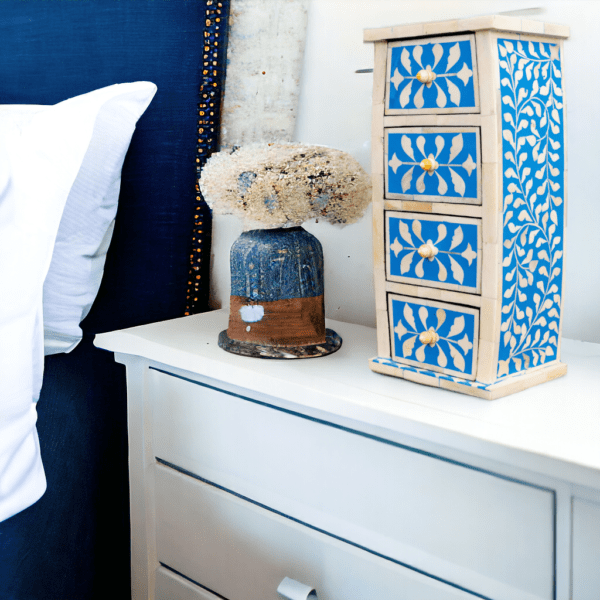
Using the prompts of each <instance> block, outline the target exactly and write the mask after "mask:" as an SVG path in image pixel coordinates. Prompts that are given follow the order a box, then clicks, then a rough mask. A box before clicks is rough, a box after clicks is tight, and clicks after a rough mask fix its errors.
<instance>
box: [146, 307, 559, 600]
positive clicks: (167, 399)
mask: <svg viewBox="0 0 600 600" xmlns="http://www.w3.org/2000/svg"><path fill="white" fill-rule="evenodd" d="M415 318H416V319H419V318H420V317H419V316H418V315H417V314H416V313H415ZM448 319H449V321H450V325H451V326H452V327H455V328H456V325H455V324H453V323H456V320H455V319H452V318H451V316H450V315H449V316H448ZM440 331H441V330H440ZM445 335H447V336H448V337H449V338H452V337H453V336H452V335H450V334H447V333H446V334H445ZM463 335H464V333H463V334H461V335H456V336H454V337H455V338H456V339H459V340H460V339H461V338H462V337H463ZM448 359H449V361H451V359H450V355H449V356H448ZM449 364H450V363H449ZM149 381H150V384H151V396H152V403H153V408H152V411H153V415H154V416H153V422H154V447H155V452H156V456H157V457H158V458H159V459H160V460H162V461H165V462H166V463H167V464H171V465H175V466H176V467H177V468H180V469H183V470H184V471H186V472H190V473H193V474H194V475H196V476H198V477H200V478H202V479H203V480H205V481H207V482H210V483H211V484H214V485H218V486H221V487H223V488H225V489H226V490H230V491H231V492H234V493H236V494H240V495H242V496H244V497H245V498H248V499H250V500H252V501H253V502H256V503H258V504H260V505H263V506H266V507H268V508H269V509H272V510H275V511H278V512H280V513H282V514H284V515H288V516H290V517H293V518H294V519H297V520H299V521H301V522H302V523H305V524H306V525H307V526H310V527H313V528H316V529H318V530H319V531H324V532H327V533H328V534H329V535H332V536H336V537H338V538H341V539H344V540H347V541H348V542H349V543H352V544H356V545H358V546H360V547H362V548H366V549H368V550H369V551H371V552H374V553H377V554H378V555H380V556H384V557H387V558H388V559H390V560H393V561H398V562H400V563H402V564H405V565H408V566H410V567H411V568H413V569H418V570H421V571H427V572H428V573H430V574H431V575H432V576H434V577H436V578H439V579H441V580H443V581H446V582H449V583H451V584H453V585H458V586H461V587H462V588H465V589H469V590H473V591H475V592H477V593H479V594H483V595H484V596H486V597H490V598H494V600H500V599H504V598H505V599H506V600H517V599H522V600H525V599H529V600H531V599H533V598H540V599H541V598H544V599H547V600H550V598H551V590H552V573H553V552H552V536H553V503H554V497H553V494H552V493H551V492H549V491H547V490H542V489H538V488H535V487H532V486H530V485H525V484H522V483H518V482H515V481H509V480H507V479H504V478H502V477H499V476H496V475H494V474H490V473H486V472H482V471H479V470H477V469H473V468H470V466H469V465H462V464H454V463H452V462H449V461H446V460H443V459H441V458H439V457H435V456H431V455H426V454H423V453H421V452H419V451H417V450H416V449H411V448H407V447H400V446H397V445H394V444H390V443H388V442H386V441H385V440H382V439H373V438H370V437H367V436H364V435H360V434H358V433H356V432H352V431H348V430H343V429H340V428H338V427H335V426H333V425H331V424H328V423H321V422H318V421H314V420H311V419H306V418H302V417H301V416H298V415H295V414H291V413H289V412H286V411H282V410H278V409H275V408H273V407H271V406H268V405H264V404H262V403H256V402H253V401H252V399H251V398H243V397H239V396H236V395H232V394H228V393H224V392H221V391H218V390H216V389H212V388H210V387H206V386H203V385H198V384H196V383H193V382H190V381H185V380H183V379H180V378H177V377H173V376H171V375H167V374H164V373H160V372H158V371H151V372H150V379H149ZM184 415H185V417H184ZM340 457H344V459H343V461H341V460H340ZM466 489H468V490H469V493H468V495H467V496H465V494H464V490H466ZM515 511H516V512H515ZM517 515H518V517H517ZM494 547H498V548H499V547H502V548H511V553H510V555H502V556H498V555H496V554H495V553H493V552H492V553H490V552H489V548H494ZM499 590H501V593H498V591H499Z"/></svg>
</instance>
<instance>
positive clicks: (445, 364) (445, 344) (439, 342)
mask: <svg viewBox="0 0 600 600" xmlns="http://www.w3.org/2000/svg"><path fill="white" fill-rule="evenodd" d="M392 320H393V323H394V327H393V336H394V355H395V356H396V357H398V358H399V359H407V360H409V361H412V362H414V363H415V364H418V363H421V364H424V365H430V366H431V367H433V368H434V369H437V370H439V369H445V370H449V371H454V372H456V373H457V374H461V373H462V374H465V375H471V374H472V373H473V338H474V334H475V317H474V315H473V314H470V313H467V312H458V311H453V310H449V309H443V308H437V309H436V308H433V307H432V306H424V305H422V304H416V303H411V302H406V301H403V300H399V299H396V298H393V299H392Z"/></svg>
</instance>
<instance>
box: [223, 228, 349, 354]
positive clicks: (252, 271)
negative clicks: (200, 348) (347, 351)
mask: <svg viewBox="0 0 600 600" xmlns="http://www.w3.org/2000/svg"><path fill="white" fill-rule="evenodd" d="M230 259H231V303H230V314H229V327H228V329H227V331H226V332H222V334H221V337H220V338H219V344H220V345H221V347H222V348H224V349H225V350H228V351H230V352H234V353H236V354H246V355H251V356H262V357H265V358H302V357H308V356H321V355H323V354H329V353H330V352H333V351H335V350H337V349H338V348H339V346H340V345H341V339H340V338H339V336H337V334H335V332H332V331H331V330H326V328H325V310H324V286H323V249H322V246H321V244H320V242H319V240H317V238H316V237H315V236H313V235H312V234H310V233H308V232H307V231H305V230H304V229H303V228H302V227H288V228H284V227H282V228H278V229H256V230H252V231H245V232H244V233H242V234H241V235H240V237H239V238H238V239H237V240H236V241H235V242H234V243H233V245H232V247H231V255H230ZM330 338H331V339H330ZM334 338H336V339H334ZM332 344H333V345H332Z"/></svg>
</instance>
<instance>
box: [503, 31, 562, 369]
mask: <svg viewBox="0 0 600 600" xmlns="http://www.w3.org/2000/svg"><path fill="white" fill-rule="evenodd" d="M498 52H499V59H500V85H501V88H500V89H501V96H502V138H503V142H502V144H503V147H502V151H503V157H504V159H503V173H504V175H503V198H504V221H503V223H504V250H503V262H502V275H503V299H502V324H501V331H502V335H501V339H500V352H499V364H498V377H503V376H506V375H509V374H513V373H517V372H519V371H522V370H524V369H527V368H531V367H535V366H537V365H541V364H543V363H545V362H548V361H551V360H555V359H556V358H557V349H558V348H557V347H558V336H559V330H560V318H561V299H562V277H563V241H564V240H563V238H564V232H563V227H564V225H563V224H564V198H565V180H564V128H563V126H564V116H563V103H562V95H563V92H562V74H561V64H560V50H559V46H558V44H552V43H542V42H520V41H518V40H508V39H499V40H498Z"/></svg>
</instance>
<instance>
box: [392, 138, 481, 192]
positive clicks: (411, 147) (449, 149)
mask: <svg viewBox="0 0 600 600" xmlns="http://www.w3.org/2000/svg"><path fill="white" fill-rule="evenodd" d="M477 147H478V141H477V134H476V133H475V132H474V131H465V132H464V133H456V132H453V133H424V134H423V133H403V132H400V131H389V132H388V137H387V172H388V193H390V194H401V195H410V196H418V195H423V196H441V197H454V198H477V187H478V185H477Z"/></svg>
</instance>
